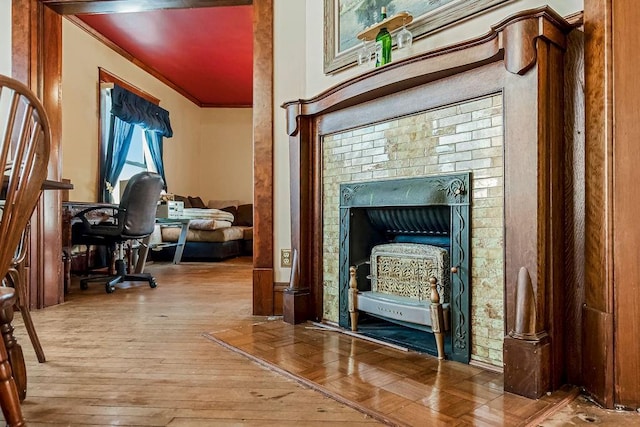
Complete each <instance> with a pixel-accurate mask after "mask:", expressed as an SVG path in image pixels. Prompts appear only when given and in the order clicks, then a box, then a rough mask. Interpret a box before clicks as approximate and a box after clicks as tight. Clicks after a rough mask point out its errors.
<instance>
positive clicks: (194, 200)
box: [185, 196, 207, 208]
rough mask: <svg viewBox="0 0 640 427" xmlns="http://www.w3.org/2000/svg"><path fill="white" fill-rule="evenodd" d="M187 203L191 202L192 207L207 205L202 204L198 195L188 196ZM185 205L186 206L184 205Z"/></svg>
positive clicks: (204, 206)
mask: <svg viewBox="0 0 640 427" xmlns="http://www.w3.org/2000/svg"><path fill="white" fill-rule="evenodd" d="M189 203H191V207H192V208H206V207H207V205H205V204H204V202H203V201H202V199H201V198H200V197H191V196H189ZM185 207H186V206H185Z"/></svg>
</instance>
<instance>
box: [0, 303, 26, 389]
mask: <svg viewBox="0 0 640 427" xmlns="http://www.w3.org/2000/svg"><path fill="white" fill-rule="evenodd" d="M12 322H13V307H9V308H4V309H0V333H1V334H2V341H3V342H4V346H3V347H4V348H5V351H6V352H7V359H8V361H9V363H10V364H11V370H12V372H13V378H14V380H15V383H16V387H17V389H18V397H19V398H20V401H23V400H24V399H25V398H26V397H27V367H26V365H25V362H24V354H23V352H22V346H21V345H20V344H18V341H17V340H16V338H15V336H14V335H13V330H14V328H13V324H12Z"/></svg>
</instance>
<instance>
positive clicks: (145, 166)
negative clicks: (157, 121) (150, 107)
mask: <svg viewBox="0 0 640 427" xmlns="http://www.w3.org/2000/svg"><path fill="white" fill-rule="evenodd" d="M144 171H151V172H158V171H157V170H156V167H155V165H154V163H153V160H152V159H151V153H150V152H149V146H148V145H147V141H146V139H145V136H144V129H142V128H141V127H140V126H137V125H135V126H134V127H133V137H132V138H131V145H130V146H129V151H128V153H127V159H126V160H125V162H124V167H123V168H122V172H120V175H119V176H118V179H117V180H116V184H115V186H114V188H113V193H112V198H113V203H120V197H121V196H122V193H123V192H124V187H125V186H126V184H127V181H128V180H129V178H131V177H132V176H133V175H135V174H137V173H139V172H144Z"/></svg>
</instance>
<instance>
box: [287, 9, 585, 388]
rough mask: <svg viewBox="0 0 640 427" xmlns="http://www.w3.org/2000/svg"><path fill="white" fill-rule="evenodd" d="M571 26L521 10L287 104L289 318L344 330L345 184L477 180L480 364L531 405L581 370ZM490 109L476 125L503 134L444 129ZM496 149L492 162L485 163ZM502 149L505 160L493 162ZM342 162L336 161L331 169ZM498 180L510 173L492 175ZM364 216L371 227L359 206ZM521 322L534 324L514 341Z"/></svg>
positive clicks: (474, 272) (474, 305) (473, 199)
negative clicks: (573, 296)
mask: <svg viewBox="0 0 640 427" xmlns="http://www.w3.org/2000/svg"><path fill="white" fill-rule="evenodd" d="M570 30H571V26H570V25H569V24H567V22H566V21H564V20H563V18H562V17H561V16H559V15H558V14H557V13H555V12H554V11H553V10H551V9H550V8H548V7H542V8H539V9H535V10H528V11H522V12H520V13H518V14H515V15H513V16H511V17H509V18H507V19H505V20H504V21H502V22H500V23H497V24H496V25H494V26H492V27H491V29H490V31H489V32H488V33H487V34H485V35H483V36H481V37H478V38H476V39H473V40H468V41H465V42H461V43H459V44H456V45H452V46H447V47H444V48H442V49H438V50H434V51H430V52H425V53H421V54H418V55H416V56H414V57H410V58H407V59H405V60H401V61H396V62H392V63H390V64H387V65H385V66H384V67H379V68H377V69H375V70H371V71H368V72H365V73H363V74H361V75H357V76H355V77H353V78H352V79H349V80H348V81H345V82H342V83H340V84H338V85H336V86H335V87H332V88H330V89H328V90H326V91H325V92H323V93H321V94H319V95H318V96H316V97H313V98H310V99H307V100H295V101H291V102H288V103H286V104H285V105H284V106H283V107H284V108H285V109H286V112H287V133H288V134H289V137H290V138H289V158H290V183H291V184H290V185H291V187H290V190H291V201H290V206H291V247H292V248H293V249H294V254H295V256H294V265H293V268H292V271H291V280H290V285H289V287H288V288H287V289H286V290H285V292H284V295H283V312H284V320H285V321H286V322H289V323H298V322H302V321H305V320H308V319H314V320H324V321H328V322H335V323H340V322H342V323H343V324H344V321H343V320H341V319H342V316H341V315H340V312H341V311H342V312H343V311H344V310H343V306H342V305H341V303H340V295H339V288H340V287H341V286H344V270H341V267H343V266H342V265H341V261H340V259H339V258H340V257H339V253H340V251H339V247H340V245H341V244H343V242H341V241H340V230H339V226H340V220H341V219H340V217H339V216H340V215H339V214H340V211H341V208H340V197H341V194H340V189H339V188H340V185H341V184H345V183H353V184H355V185H361V184H362V183H366V182H367V181H380V180H396V179H400V178H408V177H417V176H419V177H430V176H434V175H440V174H446V173H463V172H471V175H470V176H471V182H470V188H471V189H472V190H471V192H470V206H471V214H470V218H471V227H470V228H469V230H470V236H471V237H470V238H471V248H470V249H471V256H472V258H471V265H470V268H471V271H470V272H468V274H469V278H470V291H471V292H472V293H473V295H472V296H471V298H470V299H471V310H470V311H471V314H470V327H471V340H470V341H469V342H470V345H471V359H472V360H474V361H478V362H485V363H491V364H493V365H495V366H499V367H502V366H504V371H505V389H506V390H508V391H511V392H515V393H518V394H522V395H524V396H527V397H533V398H537V397H540V396H542V395H543V394H544V393H545V392H547V391H550V390H555V389H557V388H558V387H560V386H561V385H562V384H563V375H565V373H566V369H567V367H566V364H567V360H569V359H567V358H566V357H565V356H566V354H565V347H564V343H563V340H564V338H565V334H564V331H565V329H566V328H567V324H568V323H569V322H568V321H567V320H569V319H566V317H567V316H566V314H565V308H566V307H565V306H564V305H563V302H564V299H565V294H566V293H567V292H570V290H568V288H567V282H566V281H565V280H564V278H565V277H564V276H565V271H564V253H563V249H564V247H563V243H564V242H565V237H564V231H563V205H564V204H565V203H567V200H566V198H565V197H564V194H563V188H564V182H563V171H564V170H565V168H566V165H565V164H564V161H565V160H564V157H563V154H564V147H563V144H564V140H563V111H564V110H563V85H564V79H563V60H564V51H565V49H566V43H567V39H566V34H567V33H568V32H569V31H570ZM488 100H490V103H491V104H493V103H494V102H495V103H496V105H492V106H491V107H488V111H486V112H483V113H476V114H475V116H476V118H477V119H479V121H481V122H484V123H489V122H487V121H486V117H485V118H483V117H481V116H482V115H483V114H488V115H489V116H491V117H490V122H491V126H490V128H494V129H492V130H490V131H487V130H482V129H474V126H476V121H474V120H471V121H469V122H468V123H467V122H466V121H465V123H461V122H458V123H456V122H449V123H448V124H444V125H443V124H442V123H441V120H440V117H438V115H440V114H442V115H444V116H447V115H450V114H451V113H452V112H453V111H455V112H458V113H459V114H460V115H464V114H467V113H468V114H469V115H471V116H472V118H473V116H474V112H473V110H474V107H475V106H477V105H478V104H477V103H478V102H479V103H483V102H486V103H489V101H488ZM467 108H470V111H466V110H467ZM493 113H496V116H495V117H494V116H493ZM454 120H455V119H454ZM401 121H407V122H411V121H414V122H415V123H414V124H415V128H414V130H413V131H410V132H406V133H403V134H399V133H397V132H396V129H395V126H396V125H397V124H398V123H399V122H401ZM436 122H437V125H438V126H437V127H438V129H440V130H436V129H435V127H434V123H436ZM465 126H468V127H465ZM498 129H499V130H500V134H499V135H497V134H496V135H491V132H497V131H498ZM450 130H454V132H453V133H451V134H447V132H449V131H450ZM482 132H488V134H487V135H486V138H482V137H480V136H481V134H482ZM469 134H471V135H472V138H471V139H470V140H466V141H465V140H464V138H467V137H468V135H469ZM474 134H475V135H476V136H478V138H473V135H474ZM379 136H381V138H379ZM357 139H360V140H359V141H357V142H356V140H357ZM487 140H488V141H487ZM401 142H402V144H400V143H401ZM467 143H470V145H474V144H475V145H482V144H488V146H487V147H485V148H481V147H478V146H476V147H471V146H466V147H465V144H467ZM494 143H495V144H499V145H496V146H494ZM379 144H381V145H379ZM452 146H453V147H452ZM461 146H462V147H464V148H465V149H464V150H459V148H461ZM427 148H429V150H427ZM485 149H486V150H487V152H488V155H487V157H485V158H484V159H481V158H479V157H478V156H477V155H475V154H474V153H476V152H482V150H485ZM447 150H449V152H447ZM476 150H477V151H476ZM498 150H500V151H501V155H499V156H497V155H495V156H494V155H492V154H491V153H492V152H493V151H498ZM355 151H357V152H358V154H359V157H358V156H354V152H355ZM463 152H465V153H466V154H463ZM469 153H471V154H469ZM401 155H402V156H403V157H402V158H401ZM331 158H334V159H336V161H335V162H333V163H331V164H327V159H331ZM487 159H492V160H490V161H489V160H487ZM494 161H496V162H497V161H500V164H499V165H495V167H494V165H493V162H494ZM498 170H500V176H499V177H498V176H486V175H484V176H483V174H485V173H492V172H498ZM478 180H484V182H479V181H478ZM478 184H480V185H478ZM495 201H499V202H500V205H499V206H494V205H491V203H493V202H495ZM451 206H452V207H450V208H449V209H452V210H454V209H455V205H454V204H452V205H451ZM477 210H478V211H477ZM481 210H482V212H480V211H481ZM353 213H354V215H363V216H365V215H366V216H367V218H369V217H370V215H369V214H365V213H364V212H358V208H357V207H354V208H353ZM477 213H478V214H477ZM482 214H487V215H489V217H483V216H482ZM454 217H455V215H453V214H452V215H450V218H452V219H453V218H454ZM496 224H497V228H498V229H499V230H500V231H499V233H498V234H496V228H494V227H495V226H496ZM487 225H490V227H486V226H487ZM479 238H482V239H486V240H477V239H479ZM365 252H366V250H362V253H360V254H350V256H353V261H352V260H348V261H347V264H348V263H349V262H357V260H362V259H366V258H367V256H368V255H367V254H366V253H365ZM453 256H454V254H453V253H452V254H451V257H452V258H453ZM481 256H483V258H481ZM489 261H490V263H489ZM452 263H453V261H452ZM347 264H345V265H347ZM484 274H486V275H488V276H486V277H482V275H484ZM452 288H453V285H452ZM453 292H454V291H453V290H452V294H453ZM452 302H455V301H452ZM572 309H573V307H572ZM452 322H453V320H452ZM518 326H520V327H522V326H525V327H524V328H523V330H518V331H515V332H518V333H512V331H513V330H514V328H515V329H517V327H518ZM452 334H453V332H452ZM525 337H533V338H531V339H526V338H525Z"/></svg>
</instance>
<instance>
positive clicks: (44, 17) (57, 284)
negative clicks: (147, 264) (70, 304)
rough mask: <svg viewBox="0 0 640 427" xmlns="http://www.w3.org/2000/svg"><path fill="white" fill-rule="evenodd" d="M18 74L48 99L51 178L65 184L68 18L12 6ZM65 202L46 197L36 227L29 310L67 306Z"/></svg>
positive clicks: (30, 5)
mask: <svg viewBox="0 0 640 427" xmlns="http://www.w3.org/2000/svg"><path fill="white" fill-rule="evenodd" d="M11 28H12V75H13V77H15V78H17V79H18V80H21V81H22V82H24V83H25V84H26V85H27V86H29V87H30V88H31V89H32V90H33V91H34V92H35V93H36V95H37V96H38V98H40V99H41V100H42V103H43V104H44V108H45V110H46V111H47V115H48V116H49V121H50V123H51V137H52V138H51V154H50V158H49V165H48V175H47V178H48V179H52V180H56V181H59V180H60V179H61V173H62V158H61V153H60V144H61V141H60V139H61V134H62V118H61V110H62V107H61V97H60V91H61V74H62V18H61V17H60V16H59V15H58V14H57V13H55V12H53V11H52V10H51V9H49V8H47V7H45V6H43V5H42V4H40V3H39V2H38V1H36V0H15V1H13V2H12V27H11ZM60 211H61V199H60V194H59V192H57V191H47V192H44V193H43V195H42V197H41V198H40V201H39V203H38V205H37V206H36V210H35V212H34V214H33V217H32V219H31V224H30V235H31V238H30V246H29V256H28V259H27V263H26V268H25V274H26V277H27V280H26V283H28V288H27V289H28V291H29V305H30V306H31V307H32V308H43V307H46V306H49V305H54V304H58V303H60V302H62V301H63V298H64V292H63V289H62V286H63V285H62V283H63V282H62V277H63V267H62V241H61V235H62V224H61V221H60Z"/></svg>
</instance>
